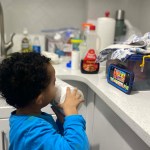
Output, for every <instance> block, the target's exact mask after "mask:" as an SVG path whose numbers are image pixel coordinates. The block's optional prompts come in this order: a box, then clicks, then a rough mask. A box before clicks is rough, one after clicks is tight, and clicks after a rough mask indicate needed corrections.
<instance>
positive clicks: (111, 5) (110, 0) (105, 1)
mask: <svg viewBox="0 0 150 150" xmlns="http://www.w3.org/2000/svg"><path fill="white" fill-rule="evenodd" d="M143 1H144V0H143ZM147 1H149V0H147ZM140 4H141V0H88V15H87V16H88V18H90V19H96V18H98V17H102V16H104V13H105V11H106V10H109V11H110V13H111V17H114V16H115V11H116V10H117V9H123V10H125V12H126V18H127V19H128V20H130V22H131V23H132V24H133V25H134V26H136V27H138V28H141V26H140V20H139V15H140V13H141V11H140V10H141V9H142V8H141V5H140ZM149 8H150V6H149Z"/></svg>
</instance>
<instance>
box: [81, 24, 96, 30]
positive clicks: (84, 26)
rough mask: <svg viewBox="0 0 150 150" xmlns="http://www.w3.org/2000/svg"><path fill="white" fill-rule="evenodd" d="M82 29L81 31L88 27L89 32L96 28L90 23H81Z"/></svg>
mask: <svg viewBox="0 0 150 150" xmlns="http://www.w3.org/2000/svg"><path fill="white" fill-rule="evenodd" d="M82 27H83V29H85V28H87V27H88V28H89V29H90V30H95V28H96V27H95V25H93V24H91V23H83V24H82Z"/></svg>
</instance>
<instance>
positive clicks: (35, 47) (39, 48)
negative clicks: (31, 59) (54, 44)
mask: <svg viewBox="0 0 150 150" xmlns="http://www.w3.org/2000/svg"><path fill="white" fill-rule="evenodd" d="M32 48H33V52H36V53H41V46H33V47H32Z"/></svg>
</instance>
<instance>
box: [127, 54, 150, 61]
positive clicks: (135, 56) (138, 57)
mask: <svg viewBox="0 0 150 150" xmlns="http://www.w3.org/2000/svg"><path fill="white" fill-rule="evenodd" d="M143 56H145V55H142V54H133V55H131V56H129V58H127V60H130V61H141V60H142V58H143ZM145 61H150V58H146V59H145Z"/></svg>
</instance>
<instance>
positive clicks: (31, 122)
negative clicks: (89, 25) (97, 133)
mask: <svg viewBox="0 0 150 150" xmlns="http://www.w3.org/2000/svg"><path fill="white" fill-rule="evenodd" d="M0 92H1V95H2V96H3V97H4V98H5V99H6V102H7V103H8V104H9V105H11V106H13V107H15V108H16V110H15V111H14V112H12V113H11V116H10V135H9V136H10V137H9V138H10V147H9V149H10V150H88V149H89V143H88V139H87V135H86V133H85V120H84V119H83V117H82V116H81V115H78V111H77V107H78V105H79V104H80V103H81V102H82V100H81V95H79V94H78V92H77V89H75V90H74V91H73V92H71V91H70V89H69V88H68V89H67V91H66V98H65V101H64V103H63V104H62V105H59V106H57V107H60V108H62V109H63V111H64V114H65V117H64V118H63V116H62V115H61V114H60V113H59V111H57V110H58V108H57V109H56V107H52V108H53V110H54V112H55V113H56V115H57V121H56V122H55V121H54V120H53V118H52V116H51V115H49V114H47V113H44V112H41V108H43V107H45V106H46V105H48V104H49V103H51V102H52V100H53V98H54V97H55V94H56V88H55V70H54V68H53V67H52V65H51V63H50V60H49V59H48V58H46V57H44V56H41V55H40V54H37V53H15V54H12V56H11V57H9V58H7V59H4V60H3V61H2V63H1V64H0Z"/></svg>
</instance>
